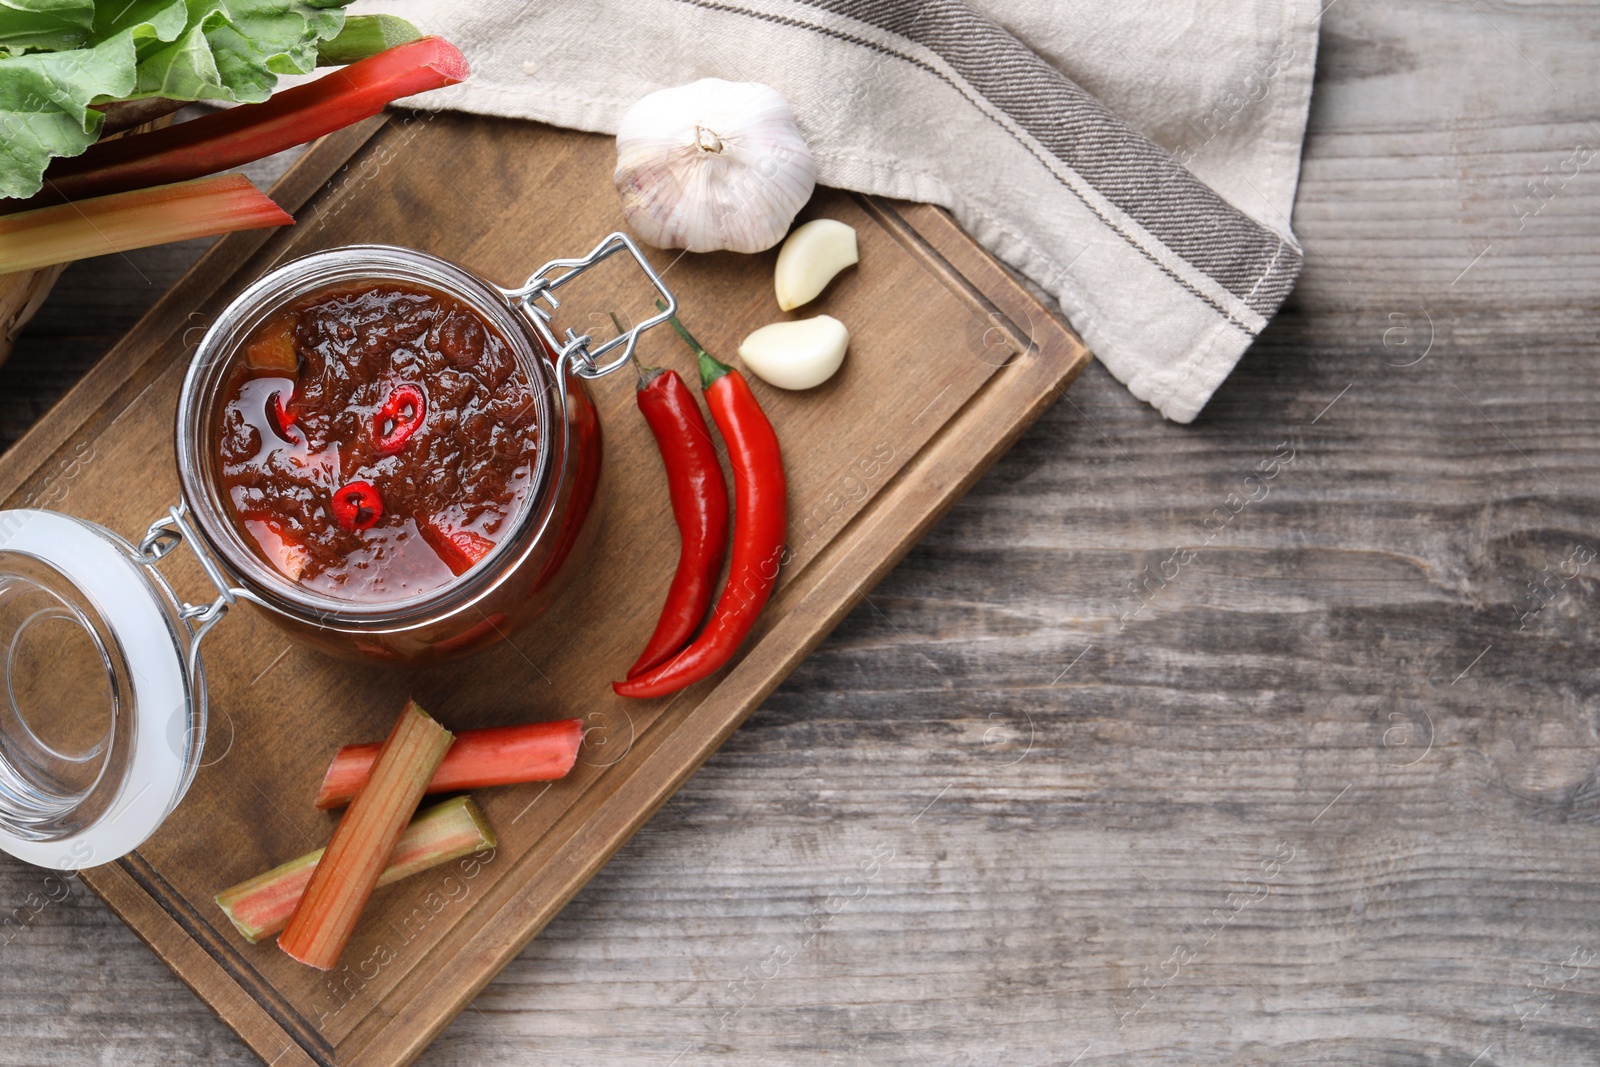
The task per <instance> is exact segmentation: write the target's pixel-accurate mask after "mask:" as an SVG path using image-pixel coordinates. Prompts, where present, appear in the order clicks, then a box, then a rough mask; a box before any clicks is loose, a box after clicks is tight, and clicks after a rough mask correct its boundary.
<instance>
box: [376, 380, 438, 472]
mask: <svg viewBox="0 0 1600 1067" xmlns="http://www.w3.org/2000/svg"><path fill="white" fill-rule="evenodd" d="M427 417H428V401H427V399H426V398H425V397H424V396H423V395H422V390H421V389H418V388H417V387H416V386H414V385H401V386H397V387H396V388H395V391H394V392H392V393H390V394H389V399H387V400H385V401H384V402H383V407H381V408H379V409H378V413H377V414H376V415H374V416H373V417H372V447H373V448H374V449H376V450H377V453H378V455H380V456H393V455H396V454H398V453H399V451H400V450H401V449H402V448H404V447H405V446H406V442H407V441H409V440H411V437H412V435H413V434H415V433H416V432H417V431H418V430H420V429H422V423H423V420H425V419H426V418H427Z"/></svg>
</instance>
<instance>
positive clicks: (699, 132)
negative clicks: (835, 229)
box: [612, 78, 816, 252]
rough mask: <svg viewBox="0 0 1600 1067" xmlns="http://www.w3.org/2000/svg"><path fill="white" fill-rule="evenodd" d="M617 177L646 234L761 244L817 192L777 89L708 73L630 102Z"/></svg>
mask: <svg viewBox="0 0 1600 1067" xmlns="http://www.w3.org/2000/svg"><path fill="white" fill-rule="evenodd" d="M612 180H613V181H614V182H615V183H616V186H617V191H618V192H619V193H621V194H622V210H623V213H624V214H625V215H627V218H628V225H630V226H631V227H633V230H634V232H635V233H637V234H638V235H639V237H640V238H642V239H643V240H645V241H646V242H648V243H649V244H652V245H655V246H656V247H658V248H687V249H688V250H689V251H691V252H712V251H716V250H718V249H728V250H731V251H734V252H760V251H763V250H765V249H768V248H771V247H772V246H773V245H775V244H777V243H778V241H779V240H780V239H781V238H782V237H783V235H784V234H785V233H786V232H788V229H789V224H790V223H791V222H793V221H794V217H795V214H796V213H797V212H798V211H799V210H800V209H801V207H803V206H804V205H805V202H806V201H807V200H809V199H811V190H812V189H814V188H815V187H816V171H815V168H814V167H813V164H812V160H811V149H810V148H808V147H806V142H805V139H804V138H802V137H801V136H800V130H799V129H798V128H797V127H796V126H795V123H794V114H793V112H791V111H790V110H789V102H788V101H787V100H785V99H784V98H783V97H782V95H780V94H779V93H778V91H777V90H776V89H773V88H771V87H770V86H766V85H760V84H757V83H755V82H728V81H723V80H722V79H720V78H704V79H702V80H700V81H697V82H694V83H692V84H690V85H680V86H678V87H677V88H675V89H662V90H661V91H660V92H655V93H651V94H650V95H649V96H647V97H645V98H644V99H642V100H640V101H639V102H638V103H636V104H634V105H633V106H632V107H631V108H629V109H628V111H627V114H625V115H623V116H622V124H621V126H620V127H619V128H618V130H617V170H616V173H615V174H614V175H613V176H612Z"/></svg>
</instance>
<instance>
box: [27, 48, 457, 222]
mask: <svg viewBox="0 0 1600 1067" xmlns="http://www.w3.org/2000/svg"><path fill="white" fill-rule="evenodd" d="M469 73H470V70H469V68H468V67H467V61H466V59H464V58H463V57H462V55H461V53H460V51H458V50H457V49H456V47H455V46H454V45H452V44H451V43H450V42H449V41H446V40H444V39H443V38H440V37H424V38H422V39H421V40H417V41H412V42H410V43H409V44H403V45H399V46H397V47H395V48H391V49H389V50H388V51H385V52H379V53H378V54H377V55H375V56H372V57H371V58H370V59H363V60H361V61H360V62H358V63H352V64H350V65H349V66H348V67H341V68H339V69H338V70H334V71H331V72H330V73H328V74H325V75H323V76H322V77H320V78H318V79H317V80H316V81H314V82H308V83H306V84H305V85H297V86H295V87H294V88H293V89H285V90H283V91H282V92H280V93H274V94H273V95H272V98H271V99H269V100H265V101H263V102H262V103H259V104H244V105H241V106H240V107H234V108H229V109H228V110H226V111H219V112H217V113H215V114H212V115H205V116H202V117H201V118H197V119H190V120H189V121H188V122H180V123H177V124H176V125H173V126H168V127H167V128H166V129H163V130H153V131H151V132H150V133H140V134H135V135H133V136H132V137H120V138H118V139H116V140H114V141H102V142H100V143H99V144H96V145H93V146H92V147H90V148H89V150H88V151H86V152H84V153H83V154H82V155H80V156H75V157H73V158H71V159H61V160H57V161H56V162H55V163H53V164H51V166H50V169H49V170H48V171H47V172H46V173H45V189H46V195H51V194H53V195H55V196H57V197H66V198H68V199H74V200H75V199H77V198H79V197H83V196H95V195H98V194H100V193H110V192H117V191H119V190H122V189H137V188H139V187H141V186H145V185H154V184H157V183H160V182H173V181H181V180H183V179H185V178H193V177H195V176H197V175H201V174H212V173H215V172H216V171H219V170H227V169H229V168H230V167H238V166H242V165H243V164H245V163H249V162H251V161H252V160H257V159H261V158H262V157H263V156H270V155H272V154H273V153H274V152H282V151H283V150H284V149H286V148H293V147H294V146H295V145H297V144H304V143H305V142H306V141H310V140H313V139H315V138H317V137H321V136H322V135H323V134H325V133H332V132H333V131H334V130H338V129H343V128H344V127H345V126H348V125H350V124H351V123H353V122H360V121H361V120H362V119H365V118H370V117H371V116H373V115H376V114H377V113H378V112H379V111H382V110H383V108H384V105H385V104H388V103H389V102H390V101H392V100H398V99H400V98H401V97H403V96H414V95H415V94H417V93H422V92H426V91H428V90H429V89H438V88H441V87H443V86H446V85H454V84H455V83H456V82H458V81H461V80H462V79H463V78H465V77H466V76H467V75H468V74H469Z"/></svg>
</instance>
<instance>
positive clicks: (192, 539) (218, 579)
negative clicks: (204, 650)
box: [137, 504, 255, 684]
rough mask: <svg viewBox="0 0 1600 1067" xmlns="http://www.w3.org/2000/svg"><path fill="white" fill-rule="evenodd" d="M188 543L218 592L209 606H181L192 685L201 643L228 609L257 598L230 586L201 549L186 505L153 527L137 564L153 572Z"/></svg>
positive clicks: (186, 603) (141, 546)
mask: <svg viewBox="0 0 1600 1067" xmlns="http://www.w3.org/2000/svg"><path fill="white" fill-rule="evenodd" d="M185 541H187V542H188V543H189V549H190V551H192V552H193V553H194V555H195V558H196V559H198V560H199V561H200V567H201V569H202V570H204V571H205V572H206V577H207V578H209V579H211V584H212V585H213V586H215V587H216V590H217V598H216V599H215V600H213V601H212V602H211V603H209V604H191V603H190V602H189V601H187V600H185V601H183V602H182V603H181V604H180V605H179V606H178V618H180V619H182V620H183V623H184V625H185V626H186V627H188V630H189V654H188V660H187V664H186V667H187V670H188V675H189V681H190V683H191V684H193V683H194V681H195V680H196V679H197V678H199V676H200V675H199V671H200V641H201V639H202V638H204V637H205V635H206V634H208V633H210V632H211V628H212V627H213V626H215V625H216V624H217V623H218V621H220V620H221V618H222V617H223V616H224V615H226V614H227V613H228V609H229V608H230V607H232V606H233V605H234V603H235V602H236V601H237V600H238V599H239V598H240V597H244V598H246V599H249V600H254V599H255V597H253V596H252V595H251V594H250V592H249V591H248V590H245V589H239V588H236V587H234V586H231V585H229V584H228V579H227V576H226V575H224V574H223V573H222V570H221V569H220V568H219V567H218V566H217V562H216V560H214V559H212V558H211V554H210V553H209V552H207V551H205V549H203V548H202V547H201V546H200V541H199V539H198V538H197V537H196V536H195V532H194V528H193V527H192V526H190V525H189V507H188V505H186V504H178V505H176V506H174V507H171V508H169V509H167V515H166V518H162V519H157V520H156V521H155V522H152V523H151V524H150V527H149V529H147V530H145V533H144V537H143V538H142V539H141V540H140V541H139V547H138V549H137V559H138V562H140V563H142V564H143V565H145V566H146V567H150V568H152V569H154V568H155V567H156V565H157V564H158V563H160V562H161V560H163V559H164V558H166V556H167V554H168V553H169V552H171V551H172V550H173V549H175V548H177V547H178V546H179V545H180V544H182V543H184V542H185Z"/></svg>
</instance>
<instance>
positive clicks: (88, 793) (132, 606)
mask: <svg viewBox="0 0 1600 1067" xmlns="http://www.w3.org/2000/svg"><path fill="white" fill-rule="evenodd" d="M173 522H175V523H176V524H177V528H172V527H171V526H170V524H168V525H163V524H159V523H158V524H157V525H156V526H153V527H152V528H151V533H150V535H148V536H147V537H146V539H145V542H144V544H143V545H141V546H139V547H136V546H134V545H132V544H130V543H129V542H128V541H126V540H123V539H122V538H121V537H119V536H117V535H116V534H115V533H113V532H111V531H110V530H108V529H106V528H105V527H102V526H98V525H96V524H94V523H90V522H84V521H81V520H78V519H74V518H72V517H70V516H67V515H63V514H60V513H58V512H52V511H40V510H13V511H0V849H3V850H5V851H6V852H9V853H10V854H11V855H13V856H16V857H18V858H19V859H22V860H25V861H27V862H29V863H33V864H36V865H39V866H44V867H53V868H56V869H61V870H77V869H79V868H83V867H91V866H95V865H98V864H101V863H106V862H109V861H110V860H114V859H116V858H117V857H119V856H122V855H124V854H126V853H128V852H130V851H132V850H133V849H134V848H137V847H138V846H139V845H140V844H141V843H142V842H143V841H144V840H145V839H146V838H147V837H149V836H150V835H151V834H152V833H154V832H155V830H156V828H157V827H158V826H160V825H161V822H162V821H163V820H164V819H165V818H166V817H167V815H168V814H169V813H170V812H171V811H172V809H173V808H174V807H175V806H176V805H177V803H178V801H179V800H180V799H182V797H183V794H184V792H185V791H186V790H187V789H188V787H189V783H190V781H191V780H192V779H193V777H194V771H195V768H196V767H197V766H198V763H199V756H200V749H201V746H202V745H203V743H204V739H205V721H206V697H205V680H204V674H203V670H202V668H201V665H200V659H199V653H198V644H197V642H198V639H199V636H200V635H201V634H202V633H203V632H204V631H205V630H206V629H208V628H209V626H210V625H211V623H213V622H215V621H216V619H217V618H218V617H220V616H221V614H222V613H223V611H225V610H226V604H225V603H223V599H225V598H219V601H218V603H217V604H213V605H209V606H207V607H204V608H194V607H192V606H189V605H184V604H182V603H181V602H180V601H179V600H178V598H177V597H176V596H175V595H174V594H173V592H172V589H171V587H170V586H168V585H167V582H166V580H165V579H164V578H163V577H162V576H161V574H160V573H159V571H157V570H156V568H155V566H154V564H155V561H156V560H158V559H159V558H160V557H161V556H162V555H164V554H165V552H166V551H167V550H168V549H169V548H171V547H172V545H173V544H175V543H176V542H177V540H179V539H180V537H181V532H180V530H181V526H182V522H181V513H180V509H175V511H174V515H173ZM208 570H209V568H208ZM230 602H231V601H230Z"/></svg>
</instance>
